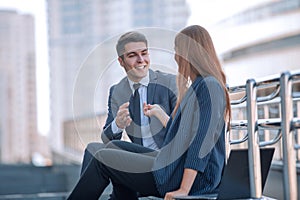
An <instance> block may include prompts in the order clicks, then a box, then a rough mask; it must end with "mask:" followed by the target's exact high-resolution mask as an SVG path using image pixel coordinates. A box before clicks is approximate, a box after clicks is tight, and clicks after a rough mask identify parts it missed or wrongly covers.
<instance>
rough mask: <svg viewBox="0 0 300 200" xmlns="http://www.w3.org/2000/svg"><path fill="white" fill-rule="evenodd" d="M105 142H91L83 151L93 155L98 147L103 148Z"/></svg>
mask: <svg viewBox="0 0 300 200" xmlns="http://www.w3.org/2000/svg"><path fill="white" fill-rule="evenodd" d="M104 147H105V144H103V143H100V142H91V143H89V144H88V145H87V147H86V148H85V152H87V151H88V152H89V153H90V154H92V155H94V154H95V153H96V152H97V151H99V150H100V149H102V148H104Z"/></svg>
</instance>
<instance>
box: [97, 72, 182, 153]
mask: <svg viewBox="0 0 300 200" xmlns="http://www.w3.org/2000/svg"><path fill="white" fill-rule="evenodd" d="M149 79H150V80H149V85H148V87H147V103H148V104H159V105H160V106H161V107H162V108H163V109H164V110H165V112H166V113H167V114H168V115H170V114H171V112H172V111H173V109H174V107H175V104H176V100H177V97H176V95H177V89H176V76H175V75H171V74H166V73H163V72H160V71H152V70H149ZM131 95H132V90H131V89H130V86H129V82H128V79H127V77H125V78H123V79H122V80H121V81H120V82H119V83H118V84H116V85H114V86H112V87H111V88H110V92H109V99H108V116H107V119H106V123H105V125H104V127H103V132H102V134H101V138H102V140H103V142H104V143H107V142H108V141H110V140H119V139H121V137H122V132H121V133H118V134H114V133H113V132H112V129H111V123H112V121H113V120H114V119H115V117H116V115H117V112H118V109H119V107H120V106H121V105H122V104H124V103H125V102H128V101H129V99H130V96H131ZM133 124H134V123H131V125H130V126H128V127H126V129H125V130H126V132H127V134H128V136H129V138H130V139H131V141H132V142H134V143H136V142H137V140H138V138H136V137H134V135H133ZM149 124H150V130H151V134H152V137H153V139H154V141H155V142H156V145H157V146H158V147H159V148H161V147H162V144H163V141H164V138H165V134H166V129H165V128H164V127H163V126H162V124H161V122H159V121H158V119H157V118H155V117H151V118H150V120H149Z"/></svg>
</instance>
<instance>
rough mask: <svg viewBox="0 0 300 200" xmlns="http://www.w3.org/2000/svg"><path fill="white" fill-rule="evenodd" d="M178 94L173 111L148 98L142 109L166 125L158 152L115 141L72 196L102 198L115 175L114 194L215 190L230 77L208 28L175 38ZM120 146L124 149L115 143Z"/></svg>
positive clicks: (196, 28)
mask: <svg viewBox="0 0 300 200" xmlns="http://www.w3.org/2000/svg"><path fill="white" fill-rule="evenodd" d="M175 60H176V62H177V64H178V75H177V87H178V99H177V104H176V107H175V109H174V111H173V114H172V116H170V117H169V116H168V115H167V114H166V113H165V112H164V111H163V110H162V109H161V107H160V106H158V105H146V104H144V114H145V115H147V116H155V117H157V118H158V119H159V120H160V121H161V123H162V124H163V125H164V126H165V127H166V128H167V130H168V131H167V135H166V138H165V141H164V147H163V148H162V149H161V150H160V151H159V152H158V153H157V154H156V155H149V154H147V153H144V152H147V150H146V149H145V148H144V147H142V146H138V145H136V144H132V143H127V142H123V141H117V142H114V141H113V142H111V143H110V144H109V145H108V146H109V147H108V148H106V149H103V150H100V151H99V152H97V154H96V158H95V159H93V160H92V161H91V162H90V164H89V166H88V167H87V169H86V171H85V172H84V174H83V175H82V177H81V178H80V180H79V182H78V183H77V185H76V187H75V188H74V190H73V191H72V193H71V194H70V196H69V199H98V198H99V196H100V195H101V194H102V192H103V191H104V189H105V188H106V187H107V185H108V184H109V180H111V182H112V184H113V194H112V199H128V200H134V199H138V198H137V196H138V194H139V195H141V196H158V197H164V199H173V197H175V196H184V195H199V194H204V193H214V192H217V190H218V185H219V183H220V180H221V175H222V171H223V167H224V164H225V127H226V122H227V123H229V119H230V115H231V113H230V102H229V95H228V93H227V89H226V78H225V75H224V72H223V70H222V68H221V65H220V62H219V60H218V58H217V55H216V52H215V50H214V46H213V43H212V40H211V38H210V36H209V33H208V32H207V31H206V30H205V29H204V28H203V27H201V26H197V25H194V26H189V27H187V28H185V29H183V30H182V31H181V32H180V33H178V34H177V36H176V38H175ZM114 145H116V146H118V147H121V149H116V148H111V146H114Z"/></svg>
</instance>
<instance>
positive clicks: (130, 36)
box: [116, 31, 148, 58]
mask: <svg viewBox="0 0 300 200" xmlns="http://www.w3.org/2000/svg"><path fill="white" fill-rule="evenodd" d="M129 42H144V43H145V44H146V46H148V41H147V39H146V36H145V35H143V34H142V33H139V32H137V31H130V32H127V33H125V34H123V35H122V36H121V37H120V38H119V40H118V42H117V45H116V49H117V53H118V56H119V57H122V58H123V55H124V53H125V45H126V44H127V43H129Z"/></svg>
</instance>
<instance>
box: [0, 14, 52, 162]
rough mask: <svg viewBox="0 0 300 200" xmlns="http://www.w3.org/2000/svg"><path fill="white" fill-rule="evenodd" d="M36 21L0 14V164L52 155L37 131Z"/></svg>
mask: <svg viewBox="0 0 300 200" xmlns="http://www.w3.org/2000/svg"><path fill="white" fill-rule="evenodd" d="M34 36H35V34H34V18H33V16H32V15H29V14H19V13H17V12H16V11H10V10H1V11H0V82H1V86H0V112H1V114H0V161H1V162H2V163H30V162H31V161H32V158H33V155H36V153H39V154H41V155H42V156H49V150H48V149H47V148H44V147H42V146H47V145H46V144H47V140H46V138H45V137H43V136H41V135H40V134H38V130H37V99H36V70H35V69H36V65H35V54H36V52H35V37H34Z"/></svg>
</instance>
